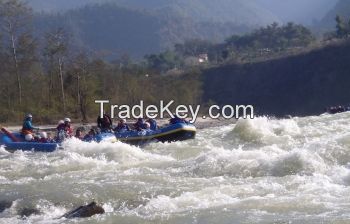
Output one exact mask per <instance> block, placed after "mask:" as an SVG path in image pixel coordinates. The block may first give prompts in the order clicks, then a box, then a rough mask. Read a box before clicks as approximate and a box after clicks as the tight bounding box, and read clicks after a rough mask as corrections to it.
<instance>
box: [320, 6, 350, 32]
mask: <svg viewBox="0 0 350 224" xmlns="http://www.w3.org/2000/svg"><path fill="white" fill-rule="evenodd" d="M337 15H340V16H342V17H344V18H346V19H350V1H349V0H339V1H338V2H337V4H336V5H335V6H334V8H333V9H332V10H330V11H329V12H328V13H327V15H326V16H325V17H324V18H323V19H322V20H321V21H320V23H319V24H318V27H320V28H323V29H333V28H334V27H335V24H336V23H335V17H336V16H337Z"/></svg>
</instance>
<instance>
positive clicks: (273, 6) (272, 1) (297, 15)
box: [255, 0, 337, 25]
mask: <svg viewBox="0 0 350 224" xmlns="http://www.w3.org/2000/svg"><path fill="white" fill-rule="evenodd" d="M255 2H256V3H257V4H258V5H260V6H262V7H264V8H266V9H269V11H271V12H272V13H273V14H274V15H276V16H278V18H280V19H281V20H282V21H283V22H285V23H287V22H290V21H293V22H295V23H302V24H304V25H311V24H312V23H313V22H315V21H319V20H321V19H322V18H323V17H324V16H325V15H326V14H327V13H328V12H329V11H330V10H331V9H332V8H333V7H334V6H335V4H336V3H337V1H336V0H332V1H330V0H307V1H305V0H283V1H281V0H255Z"/></svg>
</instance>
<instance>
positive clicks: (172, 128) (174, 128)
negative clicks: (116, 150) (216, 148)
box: [115, 123, 197, 145]
mask: <svg viewBox="0 0 350 224" xmlns="http://www.w3.org/2000/svg"><path fill="white" fill-rule="evenodd" d="M196 132H197V130H196V127H195V126H194V125H192V124H186V123H178V124H173V125H169V126H166V127H163V128H160V129H158V130H155V131H153V130H142V131H126V132H116V133H115V135H116V137H117V139H118V140H119V141H122V142H125V143H129V144H136V145H138V144H143V143H147V142H152V141H158V142H175V141H184V140H188V139H194V138H195V136H196Z"/></svg>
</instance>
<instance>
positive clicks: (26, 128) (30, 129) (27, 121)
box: [21, 114, 40, 136]
mask: <svg viewBox="0 0 350 224" xmlns="http://www.w3.org/2000/svg"><path fill="white" fill-rule="evenodd" d="M32 122H33V115H31V114H27V115H26V116H25V118H24V121H23V126H22V131H21V134H22V135H23V136H26V135H28V134H30V135H33V134H34V130H37V131H39V130H40V129H39V128H37V127H34V126H33V123H32Z"/></svg>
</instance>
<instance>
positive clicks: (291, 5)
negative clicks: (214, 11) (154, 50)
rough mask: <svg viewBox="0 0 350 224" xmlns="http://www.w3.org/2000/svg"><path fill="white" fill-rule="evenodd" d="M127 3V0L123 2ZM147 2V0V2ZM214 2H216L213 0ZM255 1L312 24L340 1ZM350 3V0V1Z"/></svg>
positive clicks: (42, 2)
mask: <svg viewBox="0 0 350 224" xmlns="http://www.w3.org/2000/svg"><path fill="white" fill-rule="evenodd" d="M27 1H28V2H30V3H32V6H34V8H36V9H41V10H42V9H44V10H48V11H51V10H55V9H61V10H62V9H63V10H65V9H70V8H74V7H79V6H82V5H84V4H86V3H91V2H106V1H116V2H118V1H117V0H27ZM121 1H125V0H121ZM145 1H146V2H147V0H145ZM213 1H214V0H213ZM244 1H255V2H256V3H258V5H260V6H262V7H264V8H265V9H267V10H269V11H271V12H272V14H273V15H275V16H277V17H278V18H279V19H280V20H282V21H283V22H289V21H293V22H297V23H304V24H312V22H313V20H314V19H315V20H320V19H322V18H323V17H324V16H325V15H326V13H327V12H329V11H330V10H331V9H332V8H333V7H334V5H335V4H336V3H337V1H338V0H244ZM349 1H350V0H349Z"/></svg>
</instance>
